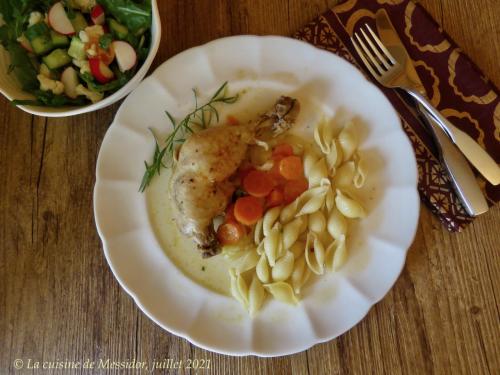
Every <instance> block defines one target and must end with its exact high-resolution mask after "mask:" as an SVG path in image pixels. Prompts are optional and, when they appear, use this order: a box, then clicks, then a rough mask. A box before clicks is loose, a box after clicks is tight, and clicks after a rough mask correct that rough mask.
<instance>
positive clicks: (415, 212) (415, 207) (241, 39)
mask: <svg viewBox="0 0 500 375" xmlns="http://www.w3.org/2000/svg"><path fill="white" fill-rule="evenodd" d="M291 40H292V39H289V38H283V37H274V36H265V37H259V36H236V37H227V38H222V39H218V40H215V41H212V42H210V43H207V44H206V45H203V46H200V47H194V48H192V49H189V50H187V51H184V52H182V53H181V54H179V55H176V56H174V57H173V58H172V59H170V60H168V61H167V62H165V63H164V64H163V65H165V64H167V63H170V64H171V65H174V60H176V61H177V60H180V59H181V58H182V56H185V55H187V54H190V53H191V54H193V51H198V50H202V49H205V48H210V47H211V48H214V47H217V46H219V45H222V44H224V43H225V42H227V41H233V42H235V43H236V42H237V43H238V44H239V45H244V44H245V43H250V42H254V43H259V42H260V41H263V42H264V41H272V42H273V43H280V42H283V43H291V42H290V41H291ZM293 43H296V44H297V46H299V47H300V48H304V49H306V48H307V49H313V50H314V53H315V54H317V55H321V56H324V58H328V59H330V60H332V61H333V60H335V61H336V62H335V63H336V64H338V66H342V68H343V69H345V70H346V71H347V70H352V72H351V73H352V74H353V75H356V76H358V78H359V79H362V80H363V82H364V84H365V85H366V88H368V87H370V88H371V90H376V91H377V92H378V95H379V96H380V100H381V101H385V103H386V104H385V105H387V110H388V111H390V112H391V116H392V117H393V118H394V119H395V121H396V123H395V124H394V123H393V124H391V126H395V128H394V129H391V131H393V132H394V134H396V133H399V136H400V137H398V141H400V142H401V147H402V148H404V149H405V153H407V155H405V157H407V156H408V153H409V154H411V160H412V163H410V165H407V166H406V168H407V171H406V172H408V174H409V175H410V176H411V185H412V186H413V188H411V191H409V192H408V194H407V195H406V196H405V199H406V200H407V202H408V207H407V208H408V209H409V211H408V219H407V222H406V224H407V225H408V226H409V228H406V231H405V232H406V233H407V236H406V237H405V239H404V243H403V244H402V245H401V244H399V245H398V246H401V250H403V251H404V254H402V257H401V259H400V260H401V261H400V263H399V264H397V265H396V266H395V268H394V269H393V270H391V275H390V282H388V283H387V284H388V285H389V284H390V286H389V287H388V288H386V289H384V290H383V291H379V292H380V293H377V296H376V297H375V298H371V299H370V303H369V305H367V306H366V308H364V309H363V311H361V312H360V313H359V315H357V317H356V319H355V320H354V321H350V322H349V323H348V324H347V325H345V326H343V327H342V329H341V330H340V331H338V332H336V333H335V334H327V335H326V336H323V337H316V338H315V339H313V340H309V341H304V342H303V343H301V344H294V345H292V346H288V347H287V346H286V343H285V345H284V347H282V348H279V349H276V350H273V351H261V350H258V349H255V348H246V349H241V348H238V349H236V350H233V349H232V348H227V347H220V346H217V345H214V344H213V343H210V342H206V341H203V340H198V339H197V338H196V337H194V333H193V332H188V331H185V330H183V329H179V328H178V327H174V326H171V325H168V324H167V323H165V321H164V319H162V318H161V317H158V316H155V314H153V313H151V312H150V311H149V309H148V306H145V304H144V303H143V302H142V301H141V295H140V294H141V291H139V290H133V289H131V288H130V287H129V286H128V285H127V282H125V281H124V276H126V275H125V274H123V273H121V271H120V270H119V269H118V268H117V267H115V264H114V260H113V259H112V258H111V256H110V249H109V247H108V241H107V238H108V236H107V229H108V228H106V227H104V225H103V220H102V219H103V217H102V215H101V212H100V202H101V201H100V194H101V192H100V190H101V188H102V186H103V184H104V179H103V177H102V176H101V170H100V169H101V166H102V163H103V159H102V158H103V156H102V155H103V149H106V148H107V147H108V143H109V142H110V134H111V133H110V131H108V133H107V134H106V136H105V137H104V139H103V142H102V146H101V152H100V154H99V158H98V162H97V171H96V184H95V189H94V211H95V219H96V225H97V230H98V232H99V235H100V237H101V239H102V242H103V249H104V254H105V256H106V259H107V261H108V264H109V265H110V268H111V270H112V271H113V273H114V275H115V277H116V278H117V280H118V282H119V283H120V285H121V286H122V287H123V288H124V289H125V291H126V292H127V293H128V294H130V295H131V296H132V297H133V298H134V301H135V302H136V304H137V305H138V306H139V308H140V309H141V310H142V311H143V312H144V313H145V314H146V315H147V316H148V317H149V318H150V319H152V320H153V321H154V322H156V323H157V324H158V325H159V326H161V327H162V328H164V329H165V330H167V331H169V332H171V333H173V334H175V335H177V336H180V337H183V338H185V339H187V340H189V341H190V342H191V343H193V344H195V345H196V346H199V347H201V348H203V349H206V350H211V351H215V352H218V353H222V354H227V355H238V356H240V355H257V356H263V357H269V356H279V355H288V354H293V353H297V352H300V351H303V350H306V349H308V348H310V347H312V346H313V345H316V344H318V343H321V342H326V341H329V340H331V339H334V338H335V337H338V336H339V335H341V334H343V333H345V332H346V331H348V330H349V329H350V328H352V327H353V326H354V325H356V324H357V323H358V322H359V321H361V320H362V319H363V318H364V316H365V315H366V314H367V313H368V311H369V310H370V308H371V307H372V306H373V305H374V304H375V303H377V302H378V301H379V300H380V299H382V298H383V297H384V296H385V294H386V293H387V292H388V291H389V290H390V289H391V287H392V285H393V284H394V283H395V281H396V280H397V278H398V277H399V275H400V273H401V271H402V269H403V267H404V264H405V259H406V254H407V250H408V248H409V246H410V245H411V243H412V241H413V238H414V236H415V234H416V230H417V225H418V216H419V206H420V200H419V195H418V191H417V188H416V187H417V167H416V161H415V157H414V154H413V149H412V147H411V144H410V142H409V140H408V138H407V136H406V134H405V133H404V132H403V130H402V129H401V125H400V120H399V118H398V116H397V114H396V112H395V110H394V109H393V108H392V106H391V105H390V103H389V102H388V100H387V99H386V98H385V96H384V95H383V94H382V93H381V92H380V91H379V90H378V89H377V88H376V87H375V86H374V85H373V84H372V83H370V82H368V81H366V80H365V79H364V77H362V75H361V74H360V73H359V72H358V71H357V70H356V69H355V68H354V67H353V66H351V65H350V64H348V63H347V62H346V61H344V60H343V59H341V58H339V57H338V56H335V55H333V54H331V53H329V52H326V51H321V50H318V49H316V48H314V47H312V46H310V45H308V44H306V43H304V42H300V41H296V40H293ZM163 65H162V66H160V67H159V68H157V70H156V71H155V72H154V73H153V74H152V75H151V76H150V77H148V79H147V80H145V81H144V82H143V84H141V86H142V85H145V84H147V82H150V81H153V80H155V75H156V74H159V73H165V72H164V71H162V67H163ZM347 66H349V68H347ZM163 70H164V69H163ZM174 73H175V72H171V73H170V74H174ZM357 83H360V82H358V81H356V84H357ZM360 84H361V83H360ZM133 100H134V98H133V96H132V95H131V96H130V97H129V98H128V99H127V100H126V101H125V102H124V103H123V104H122V106H121V108H120V110H119V111H118V113H117V115H116V118H115V121H114V122H113V124H112V125H111V127H110V130H112V129H115V128H116V129H118V128H120V127H121V126H122V125H121V124H120V123H119V122H117V121H118V120H117V119H119V118H120V114H121V113H122V111H123V110H124V109H125V108H126V107H127V106H128V105H129V104H131V103H132V102H133ZM128 131H130V129H129V130H128ZM391 134H392V133H391ZM151 241H153V240H151ZM154 242H156V245H157V246H159V244H158V242H157V241H156V238H155V239H154ZM191 282H192V281H191ZM192 283H193V284H195V283H194V282H192ZM196 285H197V284H196ZM198 287H199V288H202V287H201V286H198ZM204 290H205V292H206V294H207V295H209V296H212V297H213V296H214V295H215V293H213V292H211V291H209V290H207V289H204ZM356 290H357V289H356ZM357 293H360V294H361V295H363V293H362V292H360V291H359V290H358V291H357ZM235 303H236V302H235Z"/></svg>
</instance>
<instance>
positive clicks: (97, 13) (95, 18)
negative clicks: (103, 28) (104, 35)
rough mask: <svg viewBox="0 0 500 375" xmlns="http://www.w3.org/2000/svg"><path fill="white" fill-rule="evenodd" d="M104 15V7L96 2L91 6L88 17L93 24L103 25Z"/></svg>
mask: <svg viewBox="0 0 500 375" xmlns="http://www.w3.org/2000/svg"><path fill="white" fill-rule="evenodd" d="M105 18H106V15H105V14H104V8H103V7H102V6H100V5H99V4H97V5H96V6H95V7H93V8H92V11H91V12H90V19H91V20H92V22H93V23H94V25H103V24H104V20H105Z"/></svg>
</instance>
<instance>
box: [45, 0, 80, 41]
mask: <svg viewBox="0 0 500 375" xmlns="http://www.w3.org/2000/svg"><path fill="white" fill-rule="evenodd" d="M48 19H49V25H50V27H52V28H53V29H54V30H55V31H57V32H58V33H60V34H64V35H72V34H74V33H75V28H74V27H73V24H72V23H71V21H70V20H69V18H68V15H67V14H66V10H64V6H63V4H62V3H61V2H59V3H55V4H54V5H52V7H51V8H50V10H49V16H48Z"/></svg>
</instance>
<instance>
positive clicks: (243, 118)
mask: <svg viewBox="0 0 500 375" xmlns="http://www.w3.org/2000/svg"><path fill="white" fill-rule="evenodd" d="M240 93H241V96H240V99H239V100H238V101H237V102H236V103H235V104H231V105H226V106H219V107H218V109H219V113H220V118H221V119H225V118H226V116H227V115H233V116H235V117H236V118H238V120H239V121H240V123H247V122H249V121H253V120H255V119H257V118H258V116H259V115H260V114H262V113H264V112H265V111H267V110H268V109H269V108H270V107H271V106H272V105H273V104H274V103H275V101H276V99H277V98H278V97H279V96H280V95H284V94H285V95H290V96H292V97H295V98H297V99H298V100H299V102H300V104H301V112H300V114H299V117H298V119H297V122H296V125H295V126H294V128H293V131H290V132H287V136H286V137H290V136H291V134H297V135H299V136H300V137H301V138H302V137H304V136H305V137H306V138H309V139H311V137H312V130H313V129H312V128H313V127H314V125H315V124H316V123H317V121H318V120H319V118H320V115H321V113H323V111H322V110H321V109H320V108H318V107H317V106H315V105H313V103H311V102H310V101H308V100H307V98H304V97H301V96H300V95H296V93H287V92H284V91H283V90H277V89H269V88H266V89H254V88H252V89H248V90H246V89H245V90H242V91H241V92H240ZM302 119H307V121H304V120H302ZM170 177H171V171H170V170H163V171H162V173H161V175H160V176H157V177H155V179H154V180H153V182H152V184H151V185H150V186H149V187H148V189H147V190H146V195H147V198H146V199H147V204H148V211H149V216H150V220H151V223H152V226H153V229H154V232H155V234H156V236H157V238H158V241H159V243H160V245H161V246H162V248H163V250H164V251H165V253H166V254H167V256H168V257H169V258H170V259H171V260H172V262H174V263H175V265H176V266H177V267H178V268H179V269H180V270H181V271H182V272H183V273H184V274H185V275H186V276H188V277H190V278H191V279H192V280H194V281H195V282H197V283H199V284H201V285H203V286H205V287H207V288H209V289H211V290H213V291H215V292H218V293H221V294H225V295H230V291H229V287H230V279H229V273H228V270H229V264H228V262H227V261H226V259H225V258H224V257H223V256H222V255H220V254H219V255H216V256H214V257H211V258H208V259H203V258H202V257H201V253H200V251H199V250H198V249H197V248H196V245H195V243H194V242H193V240H192V239H190V238H188V237H186V236H184V235H183V234H182V233H180V231H179V230H178V228H177V225H176V223H175V219H174V215H173V212H174V211H173V207H172V199H171V198H170V192H169V181H170Z"/></svg>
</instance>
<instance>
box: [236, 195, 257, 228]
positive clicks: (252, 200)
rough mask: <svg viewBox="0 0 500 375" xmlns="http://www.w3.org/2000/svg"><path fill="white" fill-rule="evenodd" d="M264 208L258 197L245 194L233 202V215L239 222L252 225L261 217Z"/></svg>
mask: <svg viewBox="0 0 500 375" xmlns="http://www.w3.org/2000/svg"><path fill="white" fill-rule="evenodd" d="M263 213H264V209H263V207H262V202H261V201H260V200H259V198H256V197H252V196H251V195H247V196H246V197H241V198H238V200H237V201H236V203H235V204H234V216H235V217H236V220H238V221H239V222H240V223H241V224H244V225H253V224H255V223H256V222H257V221H259V219H260V218H261V217H262V214H263Z"/></svg>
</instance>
